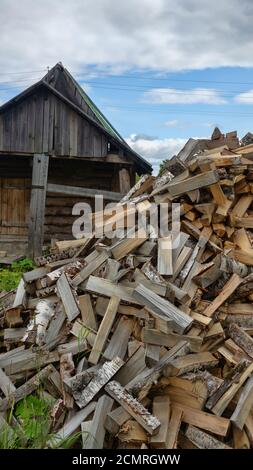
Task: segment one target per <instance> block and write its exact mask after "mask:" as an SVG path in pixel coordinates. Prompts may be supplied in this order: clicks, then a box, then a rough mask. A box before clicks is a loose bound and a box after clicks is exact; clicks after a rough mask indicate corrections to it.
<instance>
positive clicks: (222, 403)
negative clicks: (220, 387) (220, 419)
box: [212, 363, 253, 416]
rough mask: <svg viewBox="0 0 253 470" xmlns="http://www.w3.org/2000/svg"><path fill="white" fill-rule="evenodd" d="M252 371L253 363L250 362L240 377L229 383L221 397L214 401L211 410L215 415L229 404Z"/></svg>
mask: <svg viewBox="0 0 253 470" xmlns="http://www.w3.org/2000/svg"><path fill="white" fill-rule="evenodd" d="M252 372H253V363H251V364H250V365H249V366H248V367H246V369H245V370H244V371H243V372H242V374H241V376H240V378H239V379H238V380H237V381H236V382H233V383H232V384H231V386H230V387H229V388H228V389H227V390H226V391H225V393H224V394H223V395H222V396H221V398H220V399H219V400H218V401H217V402H216V403H215V405H214V406H213V407H212V412H213V413H214V414H216V415H217V416H221V415H222V414H223V412H224V410H225V409H226V408H227V406H228V405H229V403H230V401H231V400H232V399H233V398H234V396H235V394H236V393H237V392H238V390H240V388H241V386H242V385H243V384H244V382H245V381H246V380H247V379H248V377H250V375H251V374H252Z"/></svg>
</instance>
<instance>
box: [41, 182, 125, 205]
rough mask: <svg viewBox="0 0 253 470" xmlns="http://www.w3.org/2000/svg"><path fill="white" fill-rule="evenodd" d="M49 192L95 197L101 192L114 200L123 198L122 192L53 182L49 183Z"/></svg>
mask: <svg viewBox="0 0 253 470" xmlns="http://www.w3.org/2000/svg"><path fill="white" fill-rule="evenodd" d="M98 191H99V193H98ZM47 192H48V193H52V194H62V195H65V196H78V197H80V198H93V197H95V196H97V194H100V195H101V196H103V197H104V199H107V200H109V201H112V202H114V201H115V202H119V201H120V200H121V198H122V194H121V193H117V192H112V191H104V190H102V189H99V190H98V189H93V188H82V187H80V188H79V187H76V186H66V185H61V184H52V183H48V185H47Z"/></svg>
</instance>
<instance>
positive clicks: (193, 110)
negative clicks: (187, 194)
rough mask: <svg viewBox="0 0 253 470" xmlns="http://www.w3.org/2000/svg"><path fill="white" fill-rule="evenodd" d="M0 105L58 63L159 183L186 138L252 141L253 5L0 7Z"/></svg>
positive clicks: (184, 1)
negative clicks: (217, 132) (219, 135)
mask: <svg viewBox="0 0 253 470" xmlns="http://www.w3.org/2000/svg"><path fill="white" fill-rule="evenodd" d="M0 15H1V31H0V102H1V103H3V102H5V101H7V100H8V99H10V98H11V97H13V96H15V95H16V94H17V93H19V92H20V91H22V90H23V89H25V88H26V87H27V86H29V85H31V84H32V83H35V82H36V81H37V80H38V79H40V78H41V77H42V76H43V75H44V74H45V73H46V71H47V68H48V67H52V66H54V65H55V64H56V63H57V62H62V63H63V65H64V66H65V67H66V68H67V69H68V70H69V71H70V72H71V73H72V74H73V75H74V77H75V78H76V79H77V80H78V81H79V83H80V84H81V85H82V86H83V87H84V89H85V90H86V91H87V93H88V94H89V96H90V97H91V98H92V99H93V101H94V102H95V103H96V104H97V106H98V107H99V108H100V109H101V110H102V112H103V113H104V114H105V115H106V117H107V118H108V119H109V120H110V121H111V123H112V124H113V125H114V127H115V128H116V129H117V130H118V131H119V132H120V134H121V135H122V136H123V137H124V138H125V139H126V141H127V142H128V143H129V145H131V146H132V147H133V149H134V150H135V151H137V152H138V153H140V154H141V155H142V156H143V157H144V158H146V159H147V160H148V161H149V162H150V163H151V164H152V165H153V168H154V173H155V174H156V173H157V171H158V169H159V165H160V162H161V161H162V160H164V159H166V158H171V157H172V156H173V155H174V154H176V153H178V151H179V150H180V149H181V148H182V146H183V145H184V143H185V142H186V141H187V140H188V138H189V137H196V138H198V137H209V136H210V134H211V133H212V130H213V128H214V127H215V126H219V127H220V129H221V131H222V132H224V133H225V132H229V131H232V130H236V129H237V130H238V134H239V136H240V137H242V136H243V135H244V134H245V133H246V132H248V131H252V132H253V109H252V107H253V28H252V21H253V1H252V0H240V1H239V0H219V1H218V0H212V2H210V0H208V1H207V0H155V1H154V0H128V1H127V2H123V1H119V0H96V1H94V0H43V2H41V1H39V0H22V2H21V1H20V0H0Z"/></svg>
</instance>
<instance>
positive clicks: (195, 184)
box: [167, 170, 220, 197]
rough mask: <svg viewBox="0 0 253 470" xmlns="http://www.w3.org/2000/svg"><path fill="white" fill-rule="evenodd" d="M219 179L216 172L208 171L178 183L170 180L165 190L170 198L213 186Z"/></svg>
mask: <svg viewBox="0 0 253 470" xmlns="http://www.w3.org/2000/svg"><path fill="white" fill-rule="evenodd" d="M219 179H220V178H219V175H218V172H217V171H216V170H210V171H207V172H205V173H201V174H199V175H196V176H192V177H191V178H188V179H186V180H184V181H180V182H178V183H173V180H172V182H171V183H169V184H168V185H167V190H168V191H169V193H170V195H171V196H173V197H176V196H179V195H180V194H183V193H187V192H189V191H193V190H194V189H199V188H204V187H206V186H210V185H212V184H215V183H217V182H218V181H219Z"/></svg>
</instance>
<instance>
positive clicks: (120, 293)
mask: <svg viewBox="0 0 253 470" xmlns="http://www.w3.org/2000/svg"><path fill="white" fill-rule="evenodd" d="M81 286H82V284H81V285H80V286H79V287H81ZM84 289H85V290H86V291H90V292H94V293H96V294H99V295H104V296H106V297H112V296H113V295H116V296H117V297H119V298H120V299H121V300H122V301H125V302H130V303H133V304H137V305H139V304H140V302H138V301H137V300H136V299H135V298H134V297H133V289H132V288H131V287H125V286H122V285H119V284H115V283H114V282H112V281H110V280H109V279H102V278H99V277H96V276H90V277H89V279H88V281H87V283H86V284H85V286H84Z"/></svg>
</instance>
